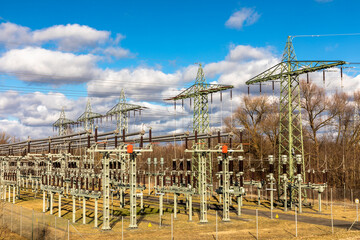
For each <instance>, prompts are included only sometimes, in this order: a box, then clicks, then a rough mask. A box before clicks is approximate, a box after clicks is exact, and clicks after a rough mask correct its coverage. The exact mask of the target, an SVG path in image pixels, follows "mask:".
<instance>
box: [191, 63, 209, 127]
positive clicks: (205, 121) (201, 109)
mask: <svg viewBox="0 0 360 240" xmlns="http://www.w3.org/2000/svg"><path fill="white" fill-rule="evenodd" d="M205 90H206V80H205V76H204V70H203V68H202V66H201V64H200V65H199V69H198V72H197V75H196V80H195V84H194V89H193V91H194V92H197V93H201V92H202V91H205ZM195 131H197V132H198V133H208V132H209V131H210V120H209V100H208V95H207V94H196V95H195V96H194V116H193V132H195Z"/></svg>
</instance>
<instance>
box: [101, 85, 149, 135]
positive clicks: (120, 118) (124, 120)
mask: <svg viewBox="0 0 360 240" xmlns="http://www.w3.org/2000/svg"><path fill="white" fill-rule="evenodd" d="M143 109H145V107H142V106H139V105H135V104H130V103H126V97H125V92H124V89H121V93H120V97H119V102H118V103H117V104H116V105H115V106H114V107H112V108H111V109H110V110H109V111H108V112H107V113H106V114H105V116H115V118H116V130H117V131H118V132H119V133H121V132H122V131H123V130H125V132H126V133H127V132H128V129H129V118H128V112H130V111H139V112H140V111H141V110H143Z"/></svg>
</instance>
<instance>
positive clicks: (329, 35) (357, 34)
mask: <svg viewBox="0 0 360 240" xmlns="http://www.w3.org/2000/svg"><path fill="white" fill-rule="evenodd" d="M359 35H360V33H338V34H317V35H294V36H289V37H291V38H296V37H335V36H359Z"/></svg>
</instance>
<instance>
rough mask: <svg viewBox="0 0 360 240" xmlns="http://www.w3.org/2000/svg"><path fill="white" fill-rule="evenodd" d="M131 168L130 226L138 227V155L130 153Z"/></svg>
mask: <svg viewBox="0 0 360 240" xmlns="http://www.w3.org/2000/svg"><path fill="white" fill-rule="evenodd" d="M129 165H130V166H129V168H130V172H129V175H130V179H129V183H130V225H129V228H137V223H136V156H135V154H130V156H129Z"/></svg>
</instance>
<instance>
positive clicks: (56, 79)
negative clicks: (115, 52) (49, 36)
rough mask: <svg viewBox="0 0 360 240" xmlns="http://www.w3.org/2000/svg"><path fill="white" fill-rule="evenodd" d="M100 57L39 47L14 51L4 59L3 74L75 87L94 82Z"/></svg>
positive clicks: (0, 66)
mask: <svg viewBox="0 0 360 240" xmlns="http://www.w3.org/2000/svg"><path fill="white" fill-rule="evenodd" d="M96 60H97V57H95V56H93V55H89V54H88V55H75V54H72V53H64V52H60V51H50V50H46V49H43V48H39V47H26V48H24V49H12V50H10V51H8V52H6V53H4V54H3V55H2V56H1V57H0V71H4V72H8V73H9V74H14V75H16V76H17V77H18V78H19V79H21V80H23V81H30V82H42V83H44V82H45V83H52V84H57V85H61V84H69V83H70V84H71V83H77V82H86V81H89V80H91V79H93V78H94V77H95V76H96V75H97V72H98V71H99V70H98V69H97V68H96Z"/></svg>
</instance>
